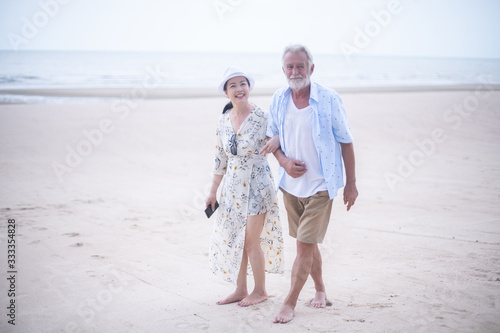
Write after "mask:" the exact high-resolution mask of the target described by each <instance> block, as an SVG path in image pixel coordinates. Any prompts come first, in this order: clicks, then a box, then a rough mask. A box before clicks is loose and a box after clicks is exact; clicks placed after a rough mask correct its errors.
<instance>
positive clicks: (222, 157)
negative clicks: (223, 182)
mask: <svg viewBox="0 0 500 333" xmlns="http://www.w3.org/2000/svg"><path fill="white" fill-rule="evenodd" d="M215 136H216V137H217V141H216V145H215V165H214V174H216V175H225V174H226V168H227V155H226V152H225V151H224V145H223V144H222V140H221V122H219V124H218V125H217V131H216V133H215Z"/></svg>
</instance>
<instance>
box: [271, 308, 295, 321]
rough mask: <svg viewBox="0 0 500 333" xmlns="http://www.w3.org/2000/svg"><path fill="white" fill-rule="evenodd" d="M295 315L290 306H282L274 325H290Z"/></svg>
mask: <svg viewBox="0 0 500 333" xmlns="http://www.w3.org/2000/svg"><path fill="white" fill-rule="evenodd" d="M294 314H295V310H294V309H293V308H292V307H291V306H290V305H288V304H283V305H282V306H281V309H280V312H279V313H278V315H277V316H276V317H275V318H274V323H282V324H284V323H288V322H289V321H290V320H292V319H293V316H294Z"/></svg>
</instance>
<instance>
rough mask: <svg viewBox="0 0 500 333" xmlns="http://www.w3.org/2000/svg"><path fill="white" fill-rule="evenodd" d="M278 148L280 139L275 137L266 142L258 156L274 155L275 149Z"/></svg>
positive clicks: (277, 136)
mask: <svg viewBox="0 0 500 333" xmlns="http://www.w3.org/2000/svg"><path fill="white" fill-rule="evenodd" d="M279 147H280V137H279V135H275V136H273V137H272V138H270V139H269V140H268V141H267V143H266V145H265V146H264V147H263V148H262V150H261V151H260V152H259V154H260V155H266V154H269V153H274V152H275V151H276V149H278V148H279Z"/></svg>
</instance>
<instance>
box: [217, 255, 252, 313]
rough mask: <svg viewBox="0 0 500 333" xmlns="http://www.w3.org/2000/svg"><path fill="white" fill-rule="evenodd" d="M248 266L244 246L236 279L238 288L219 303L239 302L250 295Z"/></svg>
mask: <svg viewBox="0 0 500 333" xmlns="http://www.w3.org/2000/svg"><path fill="white" fill-rule="evenodd" d="M247 266H248V255H247V252H246V250H245V248H243V256H242V258H241V266H240V271H239V273H238V278H237V280H236V290H235V291H234V293H232V294H231V295H229V296H227V297H226V298H224V299H223V300H220V301H218V302H217V304H219V305H222V304H229V303H234V302H239V301H241V300H242V299H244V298H245V297H247V296H248V290H247Z"/></svg>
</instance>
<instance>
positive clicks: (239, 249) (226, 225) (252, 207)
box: [209, 107, 284, 284]
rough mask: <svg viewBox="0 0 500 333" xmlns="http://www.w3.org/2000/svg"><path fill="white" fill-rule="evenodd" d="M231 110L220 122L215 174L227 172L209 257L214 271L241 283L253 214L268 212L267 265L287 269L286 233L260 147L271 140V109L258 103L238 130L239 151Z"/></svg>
mask: <svg viewBox="0 0 500 333" xmlns="http://www.w3.org/2000/svg"><path fill="white" fill-rule="evenodd" d="M229 113H230V111H227V112H226V113H224V114H222V115H221V117H220V119H219V123H218V126H217V146H216V157H215V168H214V173H215V174H221V175H225V176H224V182H223V185H222V189H221V196H220V198H219V205H220V207H219V210H218V212H217V214H216V217H217V218H216V221H215V224H214V230H213V233H212V238H211V241H210V252H209V261H210V267H211V269H212V271H213V272H214V274H216V275H219V276H221V277H223V278H224V280H226V281H230V282H232V283H234V284H235V283H236V279H237V277H238V273H239V270H240V264H241V260H242V256H243V246H244V244H245V226H246V223H247V216H248V215H257V214H262V213H266V219H265V222H264V227H263V229H262V234H261V236H260V244H261V248H262V250H263V252H264V256H265V259H266V271H267V272H269V273H282V272H283V265H284V260H283V235H282V230H281V223H280V220H279V209H278V204H277V202H278V201H277V197H276V191H275V186H274V180H273V177H272V174H271V170H270V168H269V165H268V163H267V159H266V157H265V156H262V155H259V151H260V150H261V149H262V147H263V146H264V145H265V144H266V129H267V116H268V115H267V113H265V112H264V111H262V110H261V109H260V108H258V107H256V108H255V109H254V110H253V111H252V112H251V113H250V114H249V115H248V117H247V118H246V119H245V120H244V121H243V123H242V124H241V126H240V128H239V129H238V133H236V143H237V155H233V154H231V150H230V146H229V142H230V141H231V137H232V136H233V134H235V133H234V130H233V127H232V125H231V121H230V119H229Z"/></svg>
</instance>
